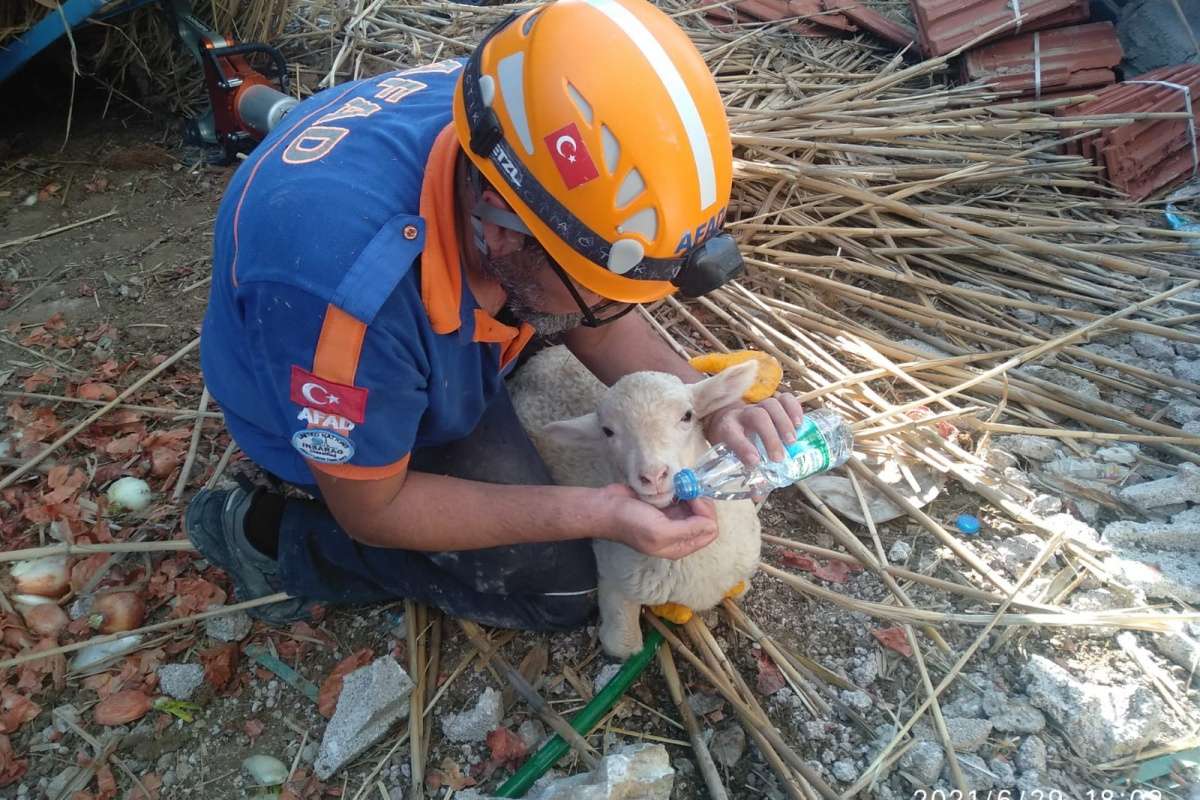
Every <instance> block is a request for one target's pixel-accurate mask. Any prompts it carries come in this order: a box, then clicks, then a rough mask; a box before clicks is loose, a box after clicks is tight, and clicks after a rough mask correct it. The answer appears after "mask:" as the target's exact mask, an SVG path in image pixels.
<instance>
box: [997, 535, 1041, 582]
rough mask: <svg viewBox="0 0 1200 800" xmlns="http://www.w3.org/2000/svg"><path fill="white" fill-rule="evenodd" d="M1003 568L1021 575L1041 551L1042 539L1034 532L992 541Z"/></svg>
mask: <svg viewBox="0 0 1200 800" xmlns="http://www.w3.org/2000/svg"><path fill="white" fill-rule="evenodd" d="M993 544H994V546H995V548H996V551H997V552H998V553H999V554H1000V558H1001V559H1002V560H1003V561H1004V568H1005V569H1007V570H1008V571H1009V572H1010V573H1011V574H1013V575H1022V574H1024V572H1025V569H1026V568H1027V567H1028V566H1029V565H1030V563H1032V562H1033V560H1034V559H1035V558H1037V556H1038V553H1040V552H1042V545H1043V544H1044V543H1043V542H1042V539H1041V537H1040V536H1038V535H1037V534H1035V533H1019V534H1017V535H1016V536H1009V537H1007V538H1004V539H998V540H995V541H994V542H993Z"/></svg>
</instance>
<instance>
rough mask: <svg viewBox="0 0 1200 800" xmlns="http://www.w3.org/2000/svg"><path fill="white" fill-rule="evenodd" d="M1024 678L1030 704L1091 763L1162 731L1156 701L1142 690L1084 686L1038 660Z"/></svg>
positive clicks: (1131, 749) (1136, 745)
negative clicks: (1057, 726) (1066, 736)
mask: <svg viewBox="0 0 1200 800" xmlns="http://www.w3.org/2000/svg"><path fill="white" fill-rule="evenodd" d="M1024 674H1025V677H1026V679H1027V680H1028V683H1029V686H1028V688H1027V690H1026V691H1027V693H1028V694H1029V698H1030V701H1031V702H1032V703H1033V705H1035V706H1037V707H1038V708H1040V709H1042V711H1044V712H1046V714H1048V715H1049V716H1050V717H1051V718H1052V719H1053V720H1054V721H1055V722H1056V723H1058V724H1059V725H1060V726H1061V727H1062V728H1063V730H1068V731H1071V737H1072V742H1073V744H1074V746H1075V747H1076V748H1077V749H1078V750H1079V752H1080V753H1081V754H1082V755H1083V756H1084V758H1087V759H1089V760H1091V761H1092V762H1104V761H1109V760H1111V759H1114V758H1117V757H1119V756H1123V755H1127V754H1129V753H1132V752H1135V751H1137V750H1140V749H1141V748H1143V747H1145V746H1146V745H1147V744H1149V743H1150V742H1151V741H1153V740H1154V738H1155V737H1156V736H1158V734H1159V731H1160V730H1161V729H1162V725H1163V711H1162V706H1161V703H1160V701H1159V699H1158V696H1157V695H1155V694H1154V692H1152V691H1150V690H1149V689H1147V688H1145V687H1143V686H1138V685H1124V686H1104V685H1101V684H1095V683H1085V682H1083V681H1080V680H1077V679H1076V678H1075V677H1074V676H1073V675H1071V673H1069V672H1067V671H1066V670H1065V669H1063V668H1062V667H1060V666H1059V665H1058V664H1055V663H1054V662H1053V661H1051V660H1050V659H1048V658H1044V657H1043V656H1039V655H1034V656H1032V657H1031V658H1030V660H1029V663H1028V664H1026V666H1025V671H1024Z"/></svg>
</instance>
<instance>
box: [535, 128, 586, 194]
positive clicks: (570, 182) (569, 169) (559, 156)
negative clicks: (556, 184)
mask: <svg viewBox="0 0 1200 800" xmlns="http://www.w3.org/2000/svg"><path fill="white" fill-rule="evenodd" d="M543 141H544V142H545V143H546V147H548V148H550V158H552V159H554V166H556V167H558V174H559V175H562V179H563V182H564V183H566V184H567V188H568V189H574V188H575V187H576V186H579V185H580V184H584V183H587V182H588V181H590V180H592V179H593V178H598V177H600V173H599V172H598V171H597V170H596V162H595V161H592V155H591V153H589V152H588V149H587V145H585V144H584V143H583V137H582V136H580V135H579V128H578V127H576V125H575V123H574V122H572V123H570V124H569V125H564V126H563V127H561V128H559V129H558V130H556V131H555V132H554V133H552V134H550V135H549V136H547V137H546V138H545V139H543Z"/></svg>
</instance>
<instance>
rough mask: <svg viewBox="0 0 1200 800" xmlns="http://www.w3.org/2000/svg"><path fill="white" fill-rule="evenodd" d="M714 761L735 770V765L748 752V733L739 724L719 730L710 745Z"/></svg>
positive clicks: (732, 724)
mask: <svg viewBox="0 0 1200 800" xmlns="http://www.w3.org/2000/svg"><path fill="white" fill-rule="evenodd" d="M708 749H709V752H710V753H712V757H713V761H716V762H717V763H718V764H720V765H722V766H724V767H727V768H729V769H733V765H734V764H736V763H737V762H738V760H739V759H741V757H742V753H744V752H746V731H745V730H744V729H743V728H742V726H741V725H740V724H739V723H736V722H734V723H730V724H728V725H724V726H722V727H720V728H718V729H717V732H716V733H714V734H713V737H712V741H711V742H710V743H709V745H708Z"/></svg>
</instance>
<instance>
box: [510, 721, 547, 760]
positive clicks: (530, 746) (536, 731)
mask: <svg viewBox="0 0 1200 800" xmlns="http://www.w3.org/2000/svg"><path fill="white" fill-rule="evenodd" d="M517 736H520V737H521V741H522V742H524V743H525V749H526V750H528V751H529V752H531V753H532V752H533V751H534V750H535V749H536V748H537V746H538V745H539V744H541V742H542V740H543V739H545V738H546V726H545V725H543V724H542V722H541V720H536V719H527V720H525V721H524V722H522V723H521V725H520V727H518V728H517Z"/></svg>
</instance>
